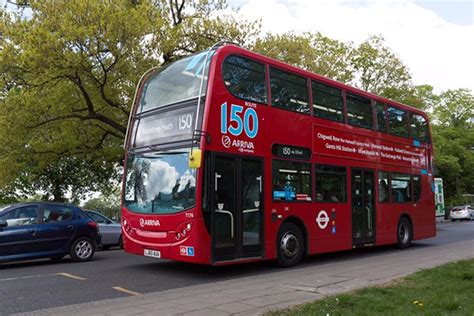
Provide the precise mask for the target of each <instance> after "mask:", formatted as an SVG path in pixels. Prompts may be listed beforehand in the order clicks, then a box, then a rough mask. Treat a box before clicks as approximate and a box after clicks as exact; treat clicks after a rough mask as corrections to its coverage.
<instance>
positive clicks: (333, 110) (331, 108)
mask: <svg viewBox="0 0 474 316" xmlns="http://www.w3.org/2000/svg"><path fill="white" fill-rule="evenodd" d="M311 87H312V92H313V113H314V116H317V117H320V118H324V119H328V120H333V121H338V122H343V121H344V101H343V99H342V90H341V89H338V88H334V87H330V86H327V85H325V84H322V83H319V82H314V81H312V82H311Z"/></svg>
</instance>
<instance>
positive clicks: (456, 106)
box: [432, 89, 474, 205]
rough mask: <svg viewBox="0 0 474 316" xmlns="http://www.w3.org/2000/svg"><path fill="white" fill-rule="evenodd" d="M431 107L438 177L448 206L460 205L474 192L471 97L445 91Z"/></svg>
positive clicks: (462, 91) (473, 107)
mask: <svg viewBox="0 0 474 316" xmlns="http://www.w3.org/2000/svg"><path fill="white" fill-rule="evenodd" d="M438 99H439V101H438V103H436V104H435V105H434V107H433V118H432V122H433V125H432V132H433V141H434V147H435V155H434V157H435V166H436V171H437V176H440V177H442V178H443V179H444V186H445V191H446V201H447V203H448V205H454V204H462V203H463V198H462V194H463V193H473V192H474V128H473V122H472V118H473V117H474V96H473V95H472V93H471V92H470V91H469V90H467V89H457V90H447V91H445V92H443V93H441V94H440V95H439V98H438Z"/></svg>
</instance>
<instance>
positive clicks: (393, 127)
mask: <svg viewBox="0 0 474 316" xmlns="http://www.w3.org/2000/svg"><path fill="white" fill-rule="evenodd" d="M387 112H388V132H389V133H390V134H393V135H397V136H402V137H408V113H407V111H405V110H401V109H399V108H395V107H388V109H387Z"/></svg>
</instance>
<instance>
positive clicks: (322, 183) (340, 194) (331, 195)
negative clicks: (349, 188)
mask: <svg viewBox="0 0 474 316" xmlns="http://www.w3.org/2000/svg"><path fill="white" fill-rule="evenodd" d="M315 177H316V202H345V201H346V196H347V195H346V167H340V166H327V165H316V166H315Z"/></svg>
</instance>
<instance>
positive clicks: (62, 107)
mask: <svg viewBox="0 0 474 316" xmlns="http://www.w3.org/2000/svg"><path fill="white" fill-rule="evenodd" d="M25 3H27V4H29V6H30V9H31V18H28V19H24V18H23V19H22V18H20V15H19V14H18V13H17V14H10V13H7V12H6V11H1V12H0V18H1V20H0V34H1V37H0V102H1V104H0V123H1V126H0V146H1V148H2V149H1V151H0V187H4V186H7V185H13V184H16V183H19V181H18V179H20V178H21V179H22V181H20V182H21V183H25V182H27V184H28V185H23V186H21V187H18V188H19V189H22V190H23V189H28V190H33V191H34V190H44V191H45V193H46V195H47V196H49V197H52V198H54V199H57V200H61V199H64V194H65V192H66V191H72V192H79V193H81V192H84V191H87V190H88V189H97V188H101V187H102V188H107V187H108V185H109V179H107V178H108V177H109V176H111V175H114V174H115V168H116V166H117V164H119V165H120V164H121V161H122V157H123V150H122V149H121V145H122V143H123V139H124V135H125V132H126V128H127V120H128V116H129V113H130V106H131V101H132V97H133V93H134V90H135V86H136V84H137V81H138V80H139V78H140V76H141V75H142V73H144V72H145V71H146V70H148V69H149V68H151V67H153V66H157V67H160V66H162V65H163V64H166V63H169V62H171V61H173V60H176V59H178V58H179V57H181V56H183V55H186V54H189V53H193V52H196V51H199V50H202V49H204V48H208V47H209V46H211V45H212V44H213V43H215V42H216V41H218V40H220V39H222V38H227V39H230V40H233V41H235V42H239V43H246V42H249V40H250V38H251V37H252V36H253V35H254V34H255V33H256V32H257V31H258V27H259V26H258V23H257V22H252V23H247V22H245V21H237V20H235V19H234V18H232V17H230V16H226V15H219V13H220V12H222V10H223V9H225V2H223V1H220V0H217V1H206V0H202V1H184V0H181V1H165V0H161V1H158V0H157V1H151V0H148V1H146V0H145V1H127V0H118V1H94V0H74V1H66V0H59V1H52V0H49V1H27V2H25ZM58 8H60V9H58ZM84 166H90V168H85V170H81V171H79V170H78V168H84ZM67 173H69V174H67ZM116 176H118V175H116ZM59 184H61V185H59ZM45 189H46V190H45Z"/></svg>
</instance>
